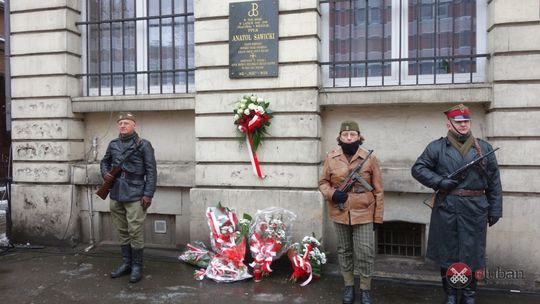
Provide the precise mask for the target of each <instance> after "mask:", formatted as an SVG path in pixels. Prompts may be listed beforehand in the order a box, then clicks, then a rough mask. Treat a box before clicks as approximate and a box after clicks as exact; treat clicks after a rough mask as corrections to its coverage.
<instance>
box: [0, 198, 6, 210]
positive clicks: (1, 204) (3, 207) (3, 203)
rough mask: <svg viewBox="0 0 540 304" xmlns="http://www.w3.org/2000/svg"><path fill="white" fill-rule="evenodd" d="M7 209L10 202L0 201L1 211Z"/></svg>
mask: <svg viewBox="0 0 540 304" xmlns="http://www.w3.org/2000/svg"><path fill="white" fill-rule="evenodd" d="M7 208H8V201H7V200H3V201H0V210H7Z"/></svg>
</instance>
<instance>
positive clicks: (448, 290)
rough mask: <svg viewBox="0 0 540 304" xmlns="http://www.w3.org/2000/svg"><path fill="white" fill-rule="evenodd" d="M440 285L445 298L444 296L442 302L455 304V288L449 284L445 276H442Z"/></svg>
mask: <svg viewBox="0 0 540 304" xmlns="http://www.w3.org/2000/svg"><path fill="white" fill-rule="evenodd" d="M442 286H443V290H444V293H445V294H446V298H444V304H457V290H456V289H455V288H453V287H452V286H450V284H449V283H448V280H447V279H446V277H443V278H442Z"/></svg>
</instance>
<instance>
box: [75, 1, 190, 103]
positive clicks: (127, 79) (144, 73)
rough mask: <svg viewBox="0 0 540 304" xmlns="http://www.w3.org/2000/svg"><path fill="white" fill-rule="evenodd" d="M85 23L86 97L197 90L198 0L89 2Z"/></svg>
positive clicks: (83, 25) (81, 75)
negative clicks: (195, 2) (195, 7)
mask: <svg viewBox="0 0 540 304" xmlns="http://www.w3.org/2000/svg"><path fill="white" fill-rule="evenodd" d="M84 5H85V6H84V12H85V22H78V23H77V25H81V26H82V28H81V30H82V32H83V39H84V41H85V47H84V58H83V60H84V61H83V62H84V73H83V74H80V75H79V76H80V77H81V79H82V80H83V84H84V90H85V92H84V94H85V95H86V96H103V95H109V96H110V95H136V94H164V93H188V92H192V91H193V88H194V77H195V76H194V71H195V63H194V41H193V24H194V16H193V0H157V1H156V0H152V1H150V0H87V1H86V3H85V4H84Z"/></svg>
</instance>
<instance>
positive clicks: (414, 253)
mask: <svg viewBox="0 0 540 304" xmlns="http://www.w3.org/2000/svg"><path fill="white" fill-rule="evenodd" d="M422 228H423V225H422V224H415V223H407V222H386V223H384V224H383V226H382V228H381V229H379V230H378V233H377V248H378V249H377V253H378V254H385V255H394V256H406V257H419V256H421V255H422V230H423V229H422Z"/></svg>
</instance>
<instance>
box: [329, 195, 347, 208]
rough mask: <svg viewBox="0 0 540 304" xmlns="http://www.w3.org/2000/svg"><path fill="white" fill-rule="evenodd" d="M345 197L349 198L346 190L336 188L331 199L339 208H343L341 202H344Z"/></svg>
mask: <svg viewBox="0 0 540 304" xmlns="http://www.w3.org/2000/svg"><path fill="white" fill-rule="evenodd" d="M347 198H349V195H348V194H347V192H343V191H340V190H336V191H335V192H334V194H332V201H333V202H334V203H336V204H337V205H338V208H339V210H343V204H345V202H346V201H347Z"/></svg>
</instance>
